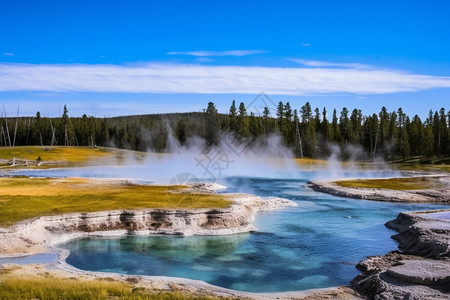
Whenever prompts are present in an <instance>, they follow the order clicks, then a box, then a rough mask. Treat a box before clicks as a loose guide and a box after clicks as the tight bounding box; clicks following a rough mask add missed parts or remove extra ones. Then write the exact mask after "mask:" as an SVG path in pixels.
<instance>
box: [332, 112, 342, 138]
mask: <svg viewBox="0 0 450 300" xmlns="http://www.w3.org/2000/svg"><path fill="white" fill-rule="evenodd" d="M331 127H332V129H333V141H334V142H336V143H341V142H342V136H341V130H340V128H339V124H338V118H337V113H336V109H334V110H333V119H332V122H331Z"/></svg>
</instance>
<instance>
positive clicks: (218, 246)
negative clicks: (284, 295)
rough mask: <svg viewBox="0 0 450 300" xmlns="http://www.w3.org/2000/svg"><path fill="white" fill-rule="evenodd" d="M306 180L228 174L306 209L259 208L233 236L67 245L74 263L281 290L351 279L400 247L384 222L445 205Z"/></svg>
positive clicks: (238, 187) (236, 185)
mask: <svg viewBox="0 0 450 300" xmlns="http://www.w3.org/2000/svg"><path fill="white" fill-rule="evenodd" d="M305 183H306V179H299V180H298V179H264V178H243V177H233V178H228V179H227V180H226V182H224V184H225V185H227V186H228V187H229V188H228V189H227V192H249V193H253V194H256V195H259V196H277V197H283V198H288V199H291V200H293V201H296V202H297V203H298V207H292V208H287V209H283V210H277V211H270V212H261V213H258V215H257V218H256V220H255V225H256V227H257V228H258V230H259V231H258V232H256V233H251V234H238V235H230V236H193V237H168V236H152V237H126V238H120V239H85V240H77V241H72V242H70V243H67V244H65V245H62V247H64V248H67V249H69V250H70V251H71V254H70V256H69V257H68V259H67V262H68V263H69V264H72V265H74V266H76V267H78V268H81V269H85V270H92V271H103V272H118V273H124V274H140V275H164V276H174V277H184V278H191V279H200V280H204V281H206V282H209V283H211V284H214V285H218V286H223V287H226V288H231V289H236V290H243V291H253V292H277V291H291V290H304V289H311V288H324V287H330V286H337V285H345V284H348V283H349V281H350V280H351V279H352V278H353V277H355V276H356V275H357V274H358V271H357V270H356V269H355V265H356V263H357V262H358V261H360V260H362V259H364V258H365V257H366V256H368V255H379V254H384V253H386V252H388V251H391V250H394V249H396V248H397V245H396V243H395V241H393V240H392V239H391V238H390V236H391V235H392V234H394V231H392V230H389V229H388V228H386V227H385V226H384V223H385V222H386V221H388V220H390V219H393V218H395V217H396V215H397V214H398V213H399V212H400V211H411V210H426V209H436V208H439V207H442V206H439V205H427V204H399V203H387V202H375V201H364V200H354V199H345V198H339V197H334V196H331V195H325V194H321V193H316V192H313V191H311V190H309V189H307V188H305V187H304V185H305Z"/></svg>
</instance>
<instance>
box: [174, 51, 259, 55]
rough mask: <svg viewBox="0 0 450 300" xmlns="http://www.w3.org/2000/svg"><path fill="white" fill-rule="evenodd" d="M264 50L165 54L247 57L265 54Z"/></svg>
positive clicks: (175, 53)
mask: <svg viewBox="0 0 450 300" xmlns="http://www.w3.org/2000/svg"><path fill="white" fill-rule="evenodd" d="M266 52H267V51H264V50H230V51H188V52H167V54H168V55H190V56H247V55H253V54H261V53H266Z"/></svg>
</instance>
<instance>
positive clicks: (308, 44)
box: [302, 43, 311, 47]
mask: <svg viewBox="0 0 450 300" xmlns="http://www.w3.org/2000/svg"><path fill="white" fill-rule="evenodd" d="M302 46H303V47H309V46H311V44H310V43H303V44H302Z"/></svg>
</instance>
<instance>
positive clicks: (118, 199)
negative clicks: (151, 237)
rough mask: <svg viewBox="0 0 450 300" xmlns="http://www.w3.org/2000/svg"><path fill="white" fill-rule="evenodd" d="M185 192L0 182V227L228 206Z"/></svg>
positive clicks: (110, 184) (80, 181)
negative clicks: (67, 217)
mask: <svg viewBox="0 0 450 300" xmlns="http://www.w3.org/2000/svg"><path fill="white" fill-rule="evenodd" d="M185 188H186V187H184V186H152V185H135V184H131V183H128V182H125V181H111V180H92V179H85V178H29V177H12V178H8V177H7V178H0V191H1V195H0V226H10V225H12V224H14V223H16V222H18V221H21V220H25V219H29V218H33V217H39V216H47V215H58V214H64V213H74V212H81V213H85V212H94V211H106V210H119V209H145V208H169V209H176V208H190V209H193V208H213V207H214V208H221V207H227V206H228V205H230V203H231V202H230V200H229V199H228V198H227V197H226V196H224V195H217V194H200V193H184V190H185Z"/></svg>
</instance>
